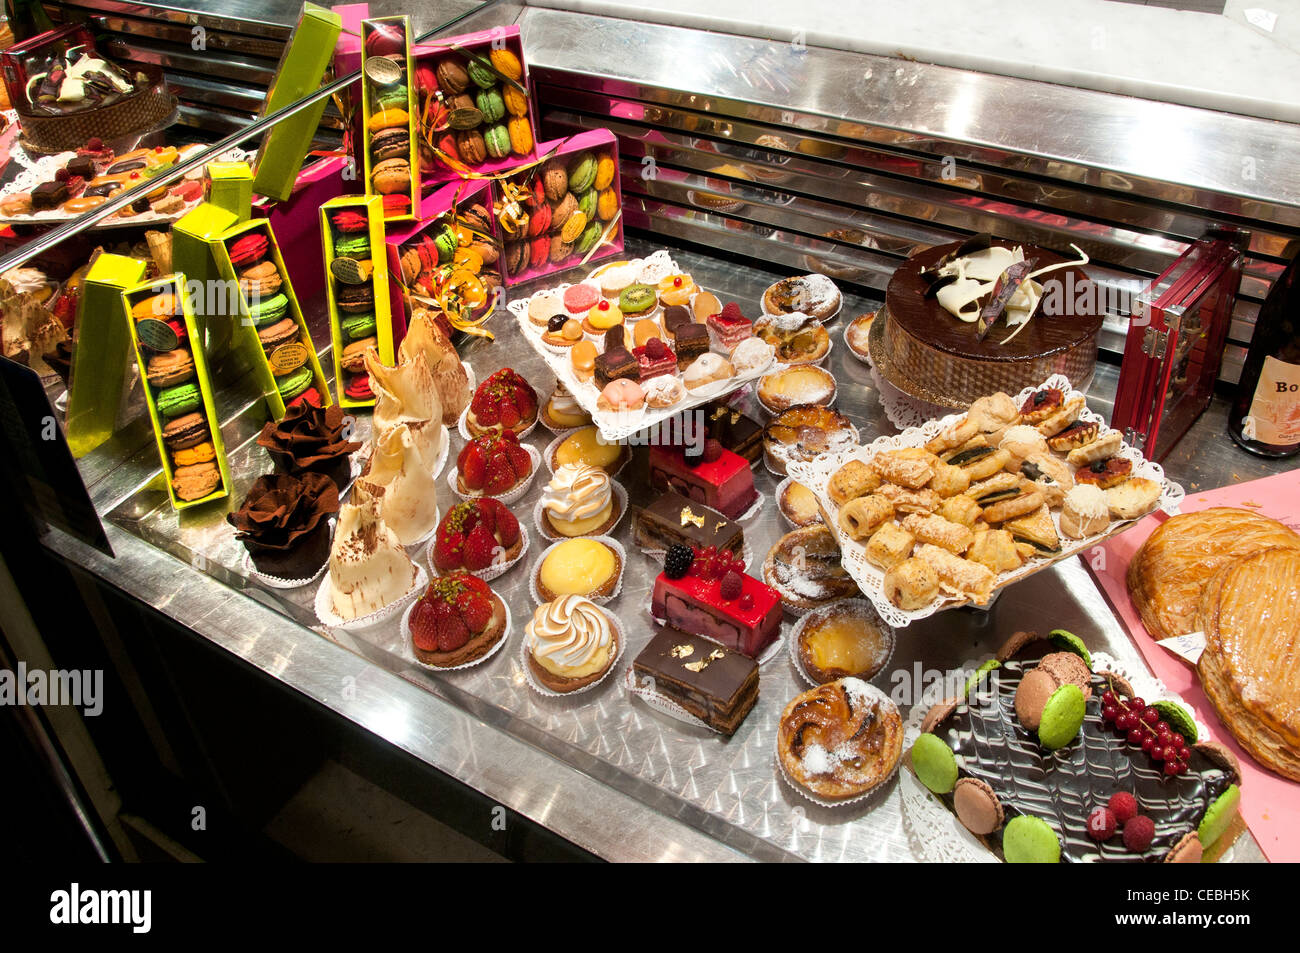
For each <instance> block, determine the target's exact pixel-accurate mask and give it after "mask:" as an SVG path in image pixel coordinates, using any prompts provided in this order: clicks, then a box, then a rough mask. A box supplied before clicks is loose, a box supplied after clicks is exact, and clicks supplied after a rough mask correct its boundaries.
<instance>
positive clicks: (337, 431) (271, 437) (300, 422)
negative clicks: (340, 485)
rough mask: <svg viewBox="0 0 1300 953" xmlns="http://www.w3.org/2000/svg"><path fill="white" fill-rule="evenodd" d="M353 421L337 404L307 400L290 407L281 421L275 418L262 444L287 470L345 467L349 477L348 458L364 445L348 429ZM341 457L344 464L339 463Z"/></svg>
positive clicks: (260, 439)
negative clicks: (324, 403)
mask: <svg viewBox="0 0 1300 953" xmlns="http://www.w3.org/2000/svg"><path fill="white" fill-rule="evenodd" d="M350 423H351V418H350V417H345V416H344V414H343V410H342V408H340V407H339V406H338V405H337V404H333V405H331V406H329V407H325V408H321V407H317V406H316V405H314V404H312V403H310V402H309V401H303V402H302V403H301V404H298V405H297V406H295V407H290V408H288V409H287V410H286V411H285V413H284V416H283V417H282V418H280V420H279V422H276V421H271V422H270V423H268V424H267V425H266V426H265V427H263V428H262V433H261V434H260V435H259V436H258V438H257V443H258V445H259V446H262V447H265V448H266V450H267V452H268V453H270V454H271V459H272V460H274V461H275V465H276V466H277V467H278V468H279V469H281V470H283V471H285V472H287V473H304V472H306V471H315V472H320V473H327V474H330V475H331V476H333V475H334V474H333V473H332V471H333V470H335V469H341V470H342V471H343V472H342V476H343V477H344V479H346V469H347V468H346V459H347V457H348V456H349V455H350V454H352V453H353V452H355V451H357V450H359V449H361V444H360V443H358V442H356V441H353V440H348V439H347V436H346V435H345V429H346V427H347V425H348V424H350ZM340 460H342V461H344V464H345V465H344V466H343V467H341V468H340V467H338V466H337V464H338V463H339V462H340Z"/></svg>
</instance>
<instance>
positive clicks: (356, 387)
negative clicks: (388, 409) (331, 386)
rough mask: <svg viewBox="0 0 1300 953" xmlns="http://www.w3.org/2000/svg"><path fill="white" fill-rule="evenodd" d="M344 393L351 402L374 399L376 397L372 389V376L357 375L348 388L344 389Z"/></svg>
mask: <svg viewBox="0 0 1300 953" xmlns="http://www.w3.org/2000/svg"><path fill="white" fill-rule="evenodd" d="M343 393H344V394H345V395H346V396H347V398H348V399H349V400H371V399H373V398H374V396H375V392H374V391H373V390H371V389H370V375H369V374H357V375H355V376H354V377H353V378H352V380H350V381H348V386H347V388H345V389H344V391H343Z"/></svg>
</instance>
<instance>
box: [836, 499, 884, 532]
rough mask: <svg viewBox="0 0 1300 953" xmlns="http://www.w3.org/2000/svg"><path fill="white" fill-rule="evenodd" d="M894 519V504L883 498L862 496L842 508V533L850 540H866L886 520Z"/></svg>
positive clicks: (840, 522) (840, 524) (840, 523)
mask: <svg viewBox="0 0 1300 953" xmlns="http://www.w3.org/2000/svg"><path fill="white" fill-rule="evenodd" d="M893 518H894V504H893V503H890V502H889V500H887V499H886V498H885V497H883V496H878V495H875V494H873V495H871V496H860V497H858V498H857V499H856V500H849V502H847V503H845V504H844V505H843V506H841V507H840V513H839V519H838V522H839V526H840V531H841V532H842V533H844V534H845V535H846V536H848V537H849V539H866V538H867V537H868V536H870V535H871V534H872V533H874V532H875V531H876V530H877V529H879V528H880V524H881V523H883V522H885V520H889V519H893Z"/></svg>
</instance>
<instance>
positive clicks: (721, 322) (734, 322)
mask: <svg viewBox="0 0 1300 953" xmlns="http://www.w3.org/2000/svg"><path fill="white" fill-rule="evenodd" d="M706 324H707V325H708V328H709V331H711V332H712V333H713V335H714V337H715V338H716V339H717V341H718V343H719V344H720V345H721V346H722V347H723V348H724V349H725V350H726V351H727V353H728V354H730V353H731V352H732V351H734V350H735V349H736V345H737V344H739V343H740V342H741V341H743V340H745V338H747V337H751V336H752V335H753V333H754V322H753V321H751V320H749V318H747V317H745V316H744V315H743V314H741V313H740V305H738V304H736V303H735V302H734V301H732V302H730V303H728V304H727V305H726V307H724V308H723V309H722V310H721V311H719V312H718V313H717V314H715V315H711V316H710V317H709V320H708V321H707V322H706Z"/></svg>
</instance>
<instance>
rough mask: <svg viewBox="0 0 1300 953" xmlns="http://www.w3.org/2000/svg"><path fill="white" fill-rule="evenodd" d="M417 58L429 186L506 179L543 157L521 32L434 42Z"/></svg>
mask: <svg viewBox="0 0 1300 953" xmlns="http://www.w3.org/2000/svg"><path fill="white" fill-rule="evenodd" d="M413 52H414V58H415V74H414V76H415V83H414V88H415V93H416V97H417V100H418V107H417V108H418V109H419V124H418V132H419V137H420V149H421V151H422V153H424V155H423V158H422V160H421V166H422V169H421V178H422V179H423V181H424V184H425V186H428V185H430V184H436V183H440V182H450V181H454V180H456V179H461V178H465V177H466V176H467V175H470V174H488V175H492V174H495V173H499V172H505V171H509V170H511V169H514V168H517V167H519V166H520V165H522V164H527V163H531V162H533V161H534V160H535V159H536V158H537V156H538V154H539V153H538V151H537V123H536V122H535V113H536V109H535V108H534V106H533V97H532V92H531V89H530V87H529V85H528V64H527V62H526V61H525V59H524V47H523V42H522V41H521V40H520V37H519V27H517V26H506V27H493V28H492V29H491V30H482V31H479V32H477V33H466V34H463V35H461V36H453V37H448V38H445V39H444V38H441V37H440V38H438V39H435V40H427V41H425V42H422V43H419V44H417V45H416V46H415V49H414V51H413Z"/></svg>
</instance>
